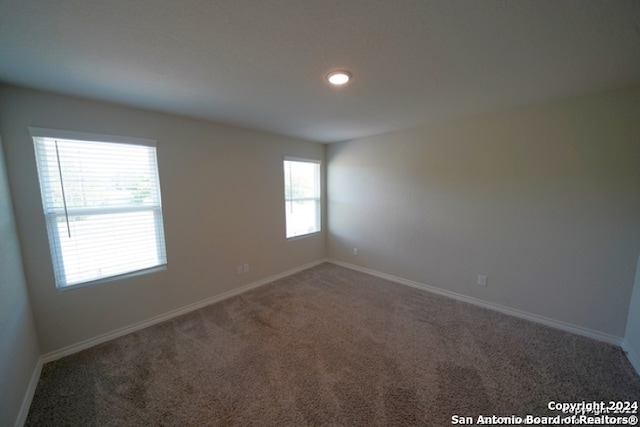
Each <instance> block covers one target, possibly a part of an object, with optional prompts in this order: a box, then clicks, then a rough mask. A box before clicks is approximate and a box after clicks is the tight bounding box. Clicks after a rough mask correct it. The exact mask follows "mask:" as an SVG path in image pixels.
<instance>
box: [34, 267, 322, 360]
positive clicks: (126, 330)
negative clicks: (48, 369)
mask: <svg viewBox="0 0 640 427" xmlns="http://www.w3.org/2000/svg"><path fill="white" fill-rule="evenodd" d="M324 262H327V260H326V259H324V258H323V259H320V260H317V261H313V262H310V263H307V264H304V265H301V266H299V267H295V268H292V269H290V270H287V271H284V272H282V273H279V274H275V275H273V276H269V277H267V278H264V279H261V280H258V281H256V282H252V283H249V284H247V285H244V286H241V287H239V288H236V289H232V290H230V291H227V292H224V293H222V294H219V295H215V296H213V297H211V298H207V299H205V300H202V301H198V302H195V303H193V304H189V305H186V306H184V307H181V308H177V309H175V310H171V311H169V312H167V313H164V314H160V315H158V316H154V317H151V318H150V319H147V320H143V321H142V322H138V323H135V324H133V325H129V326H125V327H123V328H119V329H116V330H114V331H111V332H107V333H105V334H102V335H98V336H97V337H93V338H89V339H87V340H84V341H80V342H78V343H76V344H72V345H70V346H67V347H64V348H61V349H59V350H54V351H52V352H49V353H46V354H44V355H43V356H42V357H41V359H42V364H44V363H48V362H52V361H54V360H58V359H60V358H62V357H65V356H69V355H71V354H74V353H78V352H79V351H82V350H86V349H88V348H91V347H93V346H95V345H98V344H102V343H103V342H107V341H110V340H112V339H115V338H118V337H121V336H124V335H127V334H130V333H132V332H136V331H139V330H141V329H144V328H148V327H149V326H153V325H155V324H157V323H160V322H164V321H166V320H169V319H172V318H174V317H177V316H181V315H183V314H186V313H189V312H191V311H194V310H198V309H199V308H202V307H206V306H208V305H211V304H214V303H216V302H219V301H222V300H225V299H227V298H231V297H234V296H236V295H240V294H243V293H245V292H247V291H250V290H252V289H255V288H258V287H260V286H263V285H266V284H267V283H271V282H273V281H275V280H278V279H282V278H284V277H287V276H291V275H292V274H295V273H298V272H300V271H302V270H306V269H308V268H311V267H315V266H316V265H319V264H322V263H324Z"/></svg>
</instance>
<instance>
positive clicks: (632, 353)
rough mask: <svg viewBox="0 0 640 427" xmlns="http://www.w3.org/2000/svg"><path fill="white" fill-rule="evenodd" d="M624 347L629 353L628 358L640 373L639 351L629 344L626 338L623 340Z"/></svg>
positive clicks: (639, 373)
mask: <svg viewBox="0 0 640 427" xmlns="http://www.w3.org/2000/svg"><path fill="white" fill-rule="evenodd" d="M622 349H623V350H624V352H625V353H626V354H627V359H629V362H630V363H631V366H633V369H635V370H636V372H637V373H638V375H640V356H638V353H636V351H635V350H634V349H633V347H631V346H630V345H629V342H628V341H627V340H626V339H625V340H623V341H622Z"/></svg>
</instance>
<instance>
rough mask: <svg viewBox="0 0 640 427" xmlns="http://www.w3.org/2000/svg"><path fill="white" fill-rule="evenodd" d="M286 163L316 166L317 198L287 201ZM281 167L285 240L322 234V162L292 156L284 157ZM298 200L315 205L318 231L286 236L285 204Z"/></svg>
mask: <svg viewBox="0 0 640 427" xmlns="http://www.w3.org/2000/svg"><path fill="white" fill-rule="evenodd" d="M286 162H300V163H311V164H314V165H317V167H318V182H317V190H318V191H317V192H318V197H317V198H316V197H304V198H299V199H298V198H292V199H287V192H286V181H285V179H286V173H285V172H284V170H285V168H286ZM282 166H283V168H282V169H283V175H282V181H283V184H284V186H283V195H284V208H285V238H286V240H288V241H289V240H297V239H303V238H306V237H309V236H313V235H316V234H319V233H321V232H322V228H323V227H322V217H323V214H322V210H323V205H322V198H323V197H322V193H323V185H322V160H319V159H312V158H305V157H293V156H284V158H283V160H282ZM299 200H305V201H310V200H314V201H316V203H317V209H316V212H317V217H318V218H317V225H318V229H317V230H315V231H311V232H308V233H304V234H297V235H294V236H290V237H289V236H288V235H287V229H288V224H287V203H288V202H293V201H299Z"/></svg>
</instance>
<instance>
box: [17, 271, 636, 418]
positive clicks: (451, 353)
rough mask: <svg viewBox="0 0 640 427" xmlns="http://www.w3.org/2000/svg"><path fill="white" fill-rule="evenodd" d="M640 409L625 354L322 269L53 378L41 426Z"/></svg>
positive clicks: (138, 336) (42, 402) (46, 387)
mask: <svg viewBox="0 0 640 427" xmlns="http://www.w3.org/2000/svg"><path fill="white" fill-rule="evenodd" d="M639 398H640V377H639V376H638V375H637V374H635V371H633V368H632V367H631V365H630V364H629V362H628V361H627V360H626V358H625V356H624V354H623V353H622V351H621V350H620V349H619V348H617V347H613V346H610V345H607V344H603V343H600V342H596V341H593V340H590V339H587V338H583V337H580V336H575V335H571V334H569V333H565V332H562V331H558V330H554V329H550V328H547V327H544V326H541V325H538V324H534V323H530V322H527V321H523V320H520V319H516V318H512V317H509V316H505V315H502V314H499V313H495V312H492V311H489V310H485V309H481V308H478V307H474V306H471V305H468V304H465V303H461V302H458V301H454V300H451V299H447V298H444V297H440V296H436V295H433V294H430V293H427V292H423V291H419V290H416V289H412V288H409V287H406V286H404V285H400V284H396V283H392V282H389V281H385V280H382V279H379V278H376V277H372V276H368V275H365V274H362V273H359V272H355V271H352V270H348V269H345V268H342V267H338V266H335V265H332V264H323V265H320V266H318V267H314V268H311V269H309V270H305V271H303V272H301V273H298V274H295V275H293V276H290V277H288V278H285V279H282V280H278V281H276V282H273V283H271V284H268V285H265V286H263V287H260V288H258V289H255V290H253V291H251V292H248V293H245V294H243V295H241V296H237V297H234V298H231V299H228V300H225V301H222V302H220V303H218V304H214V305H211V306H208V307H206V308H203V309H201V310H198V311H195V312H192V313H190V314H187V315H184V316H181V317H178V318H175V319H172V320H169V321H167V322H164V323H162V324H159V325H156V326H153V327H150V328H147V329H145V330H142V331H139V332H135V333H132V334H130V335H127V336H125V337H121V338H118V339H116V340H113V341H111V342H108V343H105V344H101V345H99V346H96V347H94V348H91V349H89V350H86V351H83V352H81V353H78V354H74V355H72V356H68V357H65V358H63V359H61V360H58V361H55V362H51V363H48V364H47V365H45V366H44V368H43V371H42V376H41V378H40V382H39V383H38V387H37V390H36V394H35V397H34V399H33V403H32V405H31V409H30V412H29V417H28V420H27V425H33V426H49V425H50V426H109V425H114V426H116V425H117V426H147V425H167V426H202V425H268V426H276V425H348V426H354V425H362V426H369V425H427V426H447V425H451V416H452V415H454V414H458V415H466V416H473V417H474V418H476V417H477V416H478V415H493V414H495V415H513V414H515V415H526V414H534V415H539V416H542V415H549V414H552V412H550V411H548V410H547V404H548V402H549V401H550V400H555V401H565V402H575V401H583V400H586V401H592V400H596V401H599V400H604V401H610V400H638V399H639Z"/></svg>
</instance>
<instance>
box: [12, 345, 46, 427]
mask: <svg viewBox="0 0 640 427" xmlns="http://www.w3.org/2000/svg"><path fill="white" fill-rule="evenodd" d="M42 365H44V362H43V361H42V356H40V357H39V358H38V361H37V362H36V366H35V367H34V368H33V373H32V374H31V379H30V380H29V385H28V386H27V391H26V392H25V393H24V397H23V398H22V405H21V406H20V412H18V418H16V423H15V427H22V426H24V423H25V422H26V421H27V415H29V408H30V407H31V402H32V401H33V396H34V395H35V394H36V387H37V386H38V381H39V380H40V373H41V372H42Z"/></svg>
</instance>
